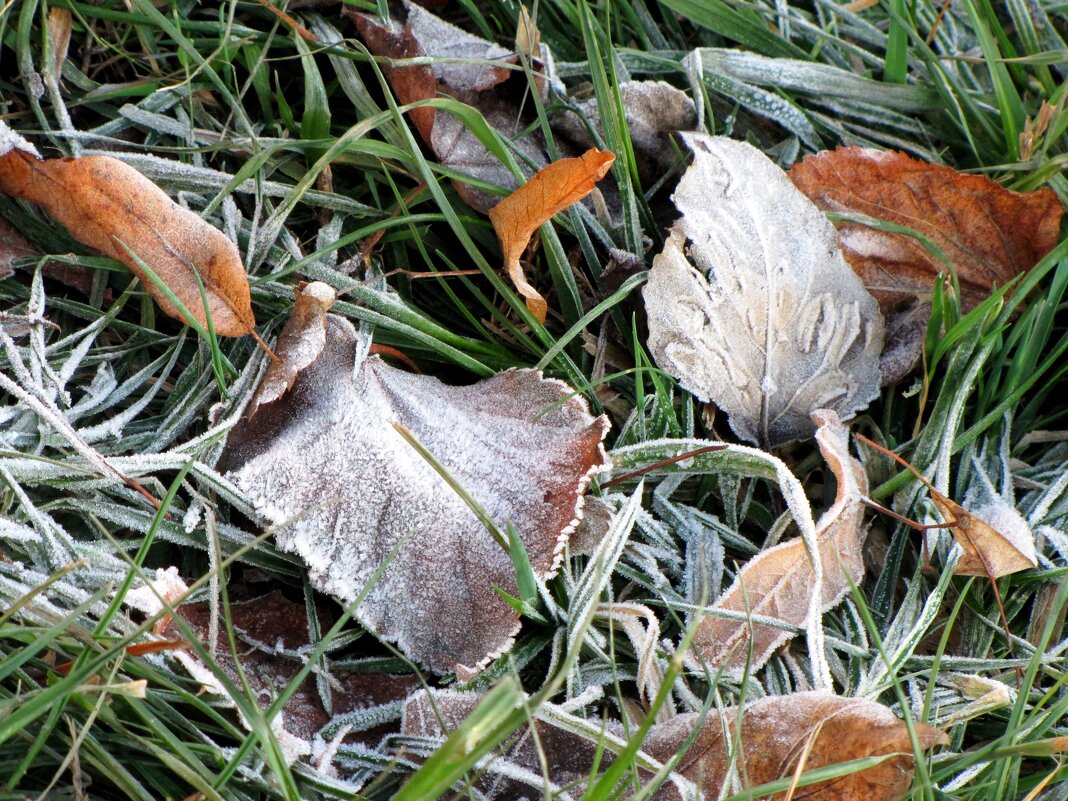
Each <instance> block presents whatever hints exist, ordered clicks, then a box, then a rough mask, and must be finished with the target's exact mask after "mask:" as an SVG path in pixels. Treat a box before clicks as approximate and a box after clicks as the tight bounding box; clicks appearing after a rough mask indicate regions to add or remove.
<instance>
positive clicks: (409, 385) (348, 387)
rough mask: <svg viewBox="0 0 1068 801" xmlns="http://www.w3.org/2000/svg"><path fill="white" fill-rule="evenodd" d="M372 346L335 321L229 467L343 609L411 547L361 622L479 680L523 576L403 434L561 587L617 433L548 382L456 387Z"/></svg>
mask: <svg viewBox="0 0 1068 801" xmlns="http://www.w3.org/2000/svg"><path fill="white" fill-rule="evenodd" d="M365 345H366V343H365V342H362V341H361V339H360V337H359V336H358V335H357V333H356V332H355V330H354V329H353V327H352V325H351V324H350V323H349V322H348V321H347V320H344V319H342V318H340V317H337V316H334V315H327V317H326V337H325V347H324V348H323V351H322V353H321V355H320V356H319V357H318V358H317V359H316V360H315V361H314V362H313V363H312V364H311V365H310V366H308V367H307V368H306V369H304V370H303V371H302V372H301V373H300V375H299V376H298V377H297V378H296V380H295V382H294V383H293V386H292V389H291V390H290V391H289V392H288V393H287V394H286V395H285V396H284V397H282V398H281V400H278V401H276V402H274V403H270V404H266V405H261V406H259V407H258V409H257V410H256V413H255V415H253V416H252V417H251V419H249V420H247V421H246V422H244V423H243V424H242V426H241V427H239V428H238V429H235V431H234V432H233V434H232V435H231V438H230V441H229V443H228V445H227V453H226V454H225V455H224V462H225V466H226V467H227V468H228V469H229V470H230V473H229V477H230V478H231V479H232V480H233V481H234V482H235V483H236V484H237V485H238V486H239V487H240V488H241V489H243V490H244V491H245V492H246V493H247V494H248V496H249V497H250V498H251V499H252V501H253V502H254V504H255V507H256V511H257V512H258V513H259V514H260V515H262V516H263V518H265V519H266V520H267V521H269V522H270V523H271V524H273V525H276V526H279V529H278V530H277V532H276V533H275V538H276V540H277V542H278V545H279V546H280V547H281V548H282V549H283V550H286V551H289V552H291V553H295V554H298V555H299V556H300V557H301V558H302V559H303V560H304V561H305V562H306V563H307V565H308V568H309V571H310V575H311V579H312V582H313V585H314V586H315V587H316V588H317V589H319V590H320V591H322V592H326V593H329V594H330V595H333V596H335V597H336V598H338V599H340V600H341V601H343V602H345V603H349V602H352V601H354V600H355V599H356V597H357V596H358V595H359V593H360V592H361V590H362V589H363V588H364V587H365V585H366V584H367V583H368V582H369V581H371V579H372V576H373V574H374V573H375V571H376V570H377V569H378V568H379V567H380V566H381V565H382V564H383V562H384V561H385V560H387V559H390V556H391V554H392V553H393V551H394V549H395V548H397V546H398V543H400V542H401V540H402V539H403V540H404V541H403V544H401V545H400V547H399V548H397V550H396V553H395V554H393V555H392V559H391V560H390V561H389V564H388V565H387V566H386V567H385V569H384V570H383V572H382V574H381V576H380V577H379V578H378V580H377V582H376V583H375V584H374V586H373V588H372V589H371V591H370V594H369V595H368V596H367V598H366V600H365V601H364V602H363V603H362V604H361V606H360V607H359V608H358V610H357V612H356V616H357V618H358V619H359V620H360V621H361V622H362V623H363V624H364V625H365V626H367V627H368V628H370V629H373V630H374V631H376V632H377V633H378V634H379V635H381V636H382V637H383V638H385V639H387V640H390V641H393V642H396V643H397V645H398V646H399V647H400V649H401V650H402V651H404V652H405V653H406V654H408V655H409V656H410V657H412V658H413V659H414V660H416V661H417V662H419V663H420V664H422V665H425V666H427V667H429V668H430V669H432V670H434V671H437V672H447V671H450V670H456V671H457V672H458V673H460V674H461V675H468V674H470V673H471V672H472V671H474V670H477V669H479V668H480V667H482V666H484V665H485V664H486V663H487V662H488V660H489V659H491V658H493V657H494V656H496V655H498V654H499V653H501V652H503V651H504V650H506V649H507V648H508V647H509V646H510V645H511V642H512V639H513V637H514V635H515V633H516V631H517V630H518V628H519V621H518V616H517V614H516V613H515V611H514V610H513V609H512V608H511V607H510V606H508V604H507V603H505V601H504V600H503V599H502V598H501V597H500V595H499V594H498V593H497V590H496V589H495V587H499V588H500V589H502V590H504V591H505V592H507V593H509V594H511V595H513V596H514V595H516V594H517V593H516V581H515V568H514V567H513V565H512V562H511V559H510V558H509V556H508V555H507V554H506V553H505V552H504V550H503V549H502V548H501V547H500V545H498V544H497V543H496V542H495V541H494V540H493V539H492V538H491V536H490V534H489V533H488V532H487V531H486V529H485V528H484V527H483V525H482V524H481V523H480V522H479V521H478V519H477V518H476V517H475V515H474V514H473V513H472V511H471V510H470V509H469V508H468V506H467V505H466V504H465V503H464V501H463V500H461V498H460V497H459V496H458V495H457V494H456V492H455V491H454V490H453V489H452V488H450V487H449V486H448V484H446V482H445V481H444V480H443V479H442V478H441V477H440V476H439V475H438V474H437V473H436V472H435V471H434V469H433V468H432V467H431V466H430V465H429V464H428V463H427V462H426V461H424V459H423V458H422V457H420V455H419V454H418V453H417V452H416V451H415V450H414V449H413V448H412V447H411V446H410V445H409V444H408V443H407V442H405V440H404V439H403V438H402V437H401V435H400V434H399V433H398V432H397V430H396V429H395V428H394V427H393V424H394V423H401V424H403V425H404V426H406V427H407V428H408V429H410V430H411V431H412V432H414V434H415V435H416V437H418V439H419V440H420V441H421V442H422V443H423V444H424V445H425V446H426V447H427V448H428V449H429V450H430V452H431V453H433V454H434V455H435V456H436V457H437V459H438V460H439V461H441V462H442V463H443V464H444V465H445V467H446V468H447V470H448V471H449V473H450V474H451V475H452V476H453V477H455V479H456V480H457V481H458V482H459V483H460V484H461V485H462V486H463V487H464V488H465V489H466V490H467V491H468V493H470V495H471V496H473V497H474V498H475V499H477V500H478V502H479V503H481V504H482V506H483V508H484V509H485V510H486V511H487V513H488V514H489V515H490V517H491V518H492V519H493V520H494V521H496V522H497V524H498V525H499V526H501V527H502V528H503V526H504V525H505V523H506V522H508V521H511V522H512V523H514V525H515V526H516V528H517V530H518V531H519V533H520V536H521V537H522V538H523V541H524V544H525V546H526V549H527V552H528V554H529V557H530V561H531V563H532V566H533V568H534V571H535V573H536V574H537V575H539V576H549V575H551V574H553V573H554V572H555V571H556V569H557V568H558V565H559V560H560V558H561V555H562V551H563V546H564V544H565V542H566V540H567V538H568V536H569V534H570V533H571V531H572V530H573V527H574V525H575V523H576V522H577V519H578V517H579V516H580V513H581V506H582V493H583V491H584V490H585V487H586V483H587V481H588V479H589V476H590V475H591V474H592V472H593V471H594V470H596V469H597V468H598V467H599V466H600V465H601V464H602V463H603V461H604V459H605V454H604V450H603V448H602V446H601V440H602V439H603V437H604V434H605V432H606V430H607V425H608V424H607V420H606V419H605V418H603V417H600V418H595V417H593V416H592V415H591V414H590V413H589V411H588V409H587V407H586V404H585V402H584V401H582V400H581V399H579V398H577V397H570V398H569V396H570V395H571V394H572V393H571V390H570V388H568V387H567V386H566V385H565V384H563V383H562V382H559V381H554V380H548V379H544V378H542V377H541V374H540V373H539V372H537V371H535V370H509V371H507V372H504V373H500V374H499V375H496V376H494V377H492V378H489V379H487V380H485V381H481V382H479V383H477V384H473V385H471V386H465V387H453V386H448V385H446V384H443V383H441V382H440V381H438V380H436V379H434V378H429V377H427V376H421V375H413V374H411V373H408V372H405V371H403V370H398V369H396V368H393V367H390V366H389V365H388V364H386V363H384V362H383V361H381V359H379V358H378V357H377V356H371V357H369V358H366V359H361V358H359V357H358V356H357V354H358V353H364V352H366V348H365ZM281 355H282V356H283V358H284V354H281Z"/></svg>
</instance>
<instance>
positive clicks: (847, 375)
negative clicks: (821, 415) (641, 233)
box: [643, 134, 883, 446]
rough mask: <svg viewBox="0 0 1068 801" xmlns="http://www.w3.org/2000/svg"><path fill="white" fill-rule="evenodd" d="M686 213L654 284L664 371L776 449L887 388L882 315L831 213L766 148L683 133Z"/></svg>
mask: <svg viewBox="0 0 1068 801" xmlns="http://www.w3.org/2000/svg"><path fill="white" fill-rule="evenodd" d="M683 139H684V140H685V142H686V144H687V145H688V146H689V147H690V149H691V150H693V151H694V163H693V164H692V165H691V166H690V167H689V169H687V171H686V174H685V175H684V176H683V178H682V180H681V181H680V182H679V186H678V188H677V189H676V190H675V194H674V195H673V199H674V201H675V205H676V207H677V208H678V210H679V212H680V214H681V215H682V216H681V217H680V218H679V220H678V222H677V223H676V226H675V228H674V230H673V235H672V236H671V237H670V238H669V239H668V240H667V242H666V243H665V245H664V250H663V251H662V252H661V253H660V254H659V255H658V256H657V257H656V258H655V259H654V261H653V269H652V271H651V272H650V275H649V283H648V284H647V285H646V287H645V288H644V290H643V292H644V296H645V305H646V310H647V311H648V316H649V347H650V349H651V350H652V352H653V356H654V358H655V359H656V362H657V364H658V365H659V366H660V367H661V368H662V369H664V370H666V371H668V372H669V373H671V374H672V375H674V376H676V377H677V378H678V379H679V380H680V382H681V383H682V385H683V386H684V387H686V388H687V389H688V390H690V391H691V392H693V393H694V395H696V396H697V397H698V398H700V399H701V400H704V401H712V402H714V403H716V404H717V405H718V406H720V407H721V408H723V409H724V410H726V411H727V413H728V414H729V415H730V423H731V427H732V428H733V429H734V431H735V433H736V434H738V436H740V437H742V438H743V439H747V440H750V441H752V442H759V443H761V444H763V445H764V446H774V445H781V444H783V443H785V442H789V441H791V440H794V439H798V438H800V437H805V436H809V435H810V434H811V433H812V432H813V430H814V426H813V424H812V421H811V420H810V418H809V415H810V414H811V413H812V412H813V411H815V410H816V409H824V408H825V409H831V410H833V411H835V412H837V413H838V415H840V416H841V417H842V418H849V417H851V416H852V415H853V414H855V413H856V412H857V411H858V410H860V409H863V408H864V407H865V406H866V405H867V404H868V403H869V402H870V401H871V400H872V399H873V398H874V397H875V396H876V395H877V394H878V391H879V353H880V351H881V350H882V345H883V320H882V315H881V314H880V313H879V309H878V306H877V304H876V302H875V300H874V299H873V298H872V297H871V295H869V294H868V293H867V291H865V289H864V287H863V285H862V284H861V282H860V280H859V279H858V278H857V276H856V275H855V274H854V273H853V271H852V269H850V267H849V265H848V264H847V263H846V262H845V260H844V259H843V258H842V255H841V253H840V252H839V250H838V237H837V234H836V233H835V231H834V228H833V227H832V226H831V224H830V223H828V222H827V220H826V219H825V218H824V217H823V214H822V213H821V212H820V211H819V209H817V208H816V207H815V206H814V205H813V204H812V203H811V202H810V201H809V200H808V199H807V198H805V197H804V195H802V194H801V193H800V192H799V191H798V190H797V189H796V188H795V187H794V186H793V184H791V183H790V180H789V179H788V178H787V177H786V174H785V173H783V172H782V170H780V169H779V168H778V167H777V166H776V165H775V164H774V163H773V162H772V161H770V160H769V159H768V158H767V157H766V156H765V155H764V154H763V153H761V152H760V151H758V150H757V149H756V148H753V147H751V146H750V145H748V144H745V143H743V142H735V141H732V140H730V139H727V138H725V137H710V136H706V135H704V134H684V135H683Z"/></svg>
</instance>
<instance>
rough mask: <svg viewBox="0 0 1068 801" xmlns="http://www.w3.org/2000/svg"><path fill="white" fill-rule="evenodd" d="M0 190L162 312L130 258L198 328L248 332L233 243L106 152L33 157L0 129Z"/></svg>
mask: <svg viewBox="0 0 1068 801" xmlns="http://www.w3.org/2000/svg"><path fill="white" fill-rule="evenodd" d="M0 125H2V123H0ZM0 191H2V192H5V193H7V194H9V195H12V196H13V197H17V198H21V199H23V200H29V201H31V202H33V203H36V204H38V205H40V206H41V207H43V208H44V209H45V210H46V211H47V212H48V213H49V214H50V215H52V217H53V218H55V219H56V221H58V222H59V223H61V224H62V225H63V226H65V227H66V228H67V230H68V231H70V233H71V235H72V236H73V237H74V238H75V239H77V240H78V241H79V242H82V243H83V244H85V245H88V246H89V247H92V248H95V249H97V250H99V251H101V252H102V253H105V254H107V255H108V256H111V257H113V258H115V259H118V260H119V261H121V262H122V263H123V264H125V265H126V266H127V267H129V268H130V270H131V271H132V272H133V273H134V274H135V275H136V276H137V277H138V278H140V279H141V282H142V284H143V285H144V287H145V290H146V291H147V292H148V293H149V294H150V295H151V296H152V297H153V299H154V300H155V301H156V302H157V303H158V304H159V306H160V308H161V309H163V311H164V312H165V313H167V314H168V315H170V316H171V317H174V318H176V319H179V320H183V322H186V323H189V322H190V321H189V320H185V319H184V317H183V315H182V314H181V312H180V311H179V309H178V307H177V306H176V305H175V304H174V303H172V302H171V300H170V298H168V297H167V295H166V294H165V293H164V292H163V291H162V289H161V288H160V287H159V286H158V285H157V283H156V282H155V281H153V280H152V278H151V277H150V276H149V275H147V274H146V272H145V271H144V270H143V269H142V268H141V267H140V266H139V265H138V263H137V261H136V260H135V259H134V258H133V257H132V256H131V255H130V251H132V252H133V253H135V254H137V256H138V257H139V258H140V259H141V260H142V261H143V262H145V263H146V264H147V265H148V266H149V267H150V268H151V269H152V271H153V272H154V273H155V275H156V276H157V277H158V279H159V280H160V281H161V282H162V283H163V284H165V285H166V286H167V288H168V289H169V290H170V291H171V292H172V293H173V294H174V295H175V297H177V298H178V300H179V301H180V302H181V303H182V304H183V305H184V306H185V308H186V309H187V310H188V311H189V313H190V314H191V315H192V317H193V321H195V322H196V323H198V324H199V325H200V326H202V327H206V326H207V315H206V313H205V308H204V302H203V299H202V296H201V293H200V288H199V286H198V277H199V281H200V283H202V284H203V287H204V292H205V294H206V296H207V306H208V310H210V312H211V319H212V324H213V325H214V327H215V331H216V333H218V334H221V335H223V336H242V335H243V334H248V333H250V332H252V330H253V328H254V326H255V323H256V321H255V318H254V317H253V315H252V302H251V298H250V295H249V285H248V277H247V275H246V274H245V269H244V267H243V265H242V264H241V256H240V254H239V253H238V251H237V248H236V247H235V246H234V244H233V243H232V242H231V241H230V240H229V239H227V238H226V236H224V235H223V233H222V232H221V231H219V230H218V229H216V228H214V227H213V226H211V225H210V224H208V223H207V222H205V221H204V220H202V219H201V218H200V217H198V216H197V215H196V214H194V213H193V212H191V211H189V210H187V209H183V208H182V207H181V206H179V205H178V204H177V203H175V202H174V201H173V200H171V199H170V198H169V197H168V196H167V194H166V193H165V192H164V191H163V190H162V189H160V188H159V187H158V186H156V185H155V184H154V183H152V181H150V180H148V179H147V178H145V177H144V176H143V175H141V173H139V172H138V171H137V170H135V169H133V168H132V167H129V166H127V165H126V164H124V163H123V162H121V161H119V160H117V159H114V158H111V157H109V156H85V157H83V158H63V159H41V158H40V157H38V155H37V154H36V151H34V150H33V148H32V147H31V146H29V144H28V143H27V142H25V140H22V138H21V137H19V136H17V134H14V133H13V132H12V131H11V130H10V129H8V128H7V127H6V126H4V130H2V131H0Z"/></svg>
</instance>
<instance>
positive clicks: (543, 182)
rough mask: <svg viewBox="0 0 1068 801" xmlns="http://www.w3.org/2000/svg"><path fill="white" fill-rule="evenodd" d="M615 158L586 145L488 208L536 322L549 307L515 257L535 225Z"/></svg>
mask: <svg viewBox="0 0 1068 801" xmlns="http://www.w3.org/2000/svg"><path fill="white" fill-rule="evenodd" d="M615 160H616V156H615V154H614V153H611V152H609V151H607V150H597V149H596V148H590V149H589V150H587V151H586V152H585V153H583V154H582V155H581V156H579V157H578V158H573V159H560V160H559V161H555V162H553V163H552V164H550V165H549V166H547V167H544V168H543V169H541V170H539V171H538V172H537V173H536V174H535V175H534V177H533V178H531V179H530V180H529V181H527V182H526V183H525V184H524V185H523V186H521V187H519V189H517V190H515V191H514V192H513V193H512V194H510V195H509V196H508V197H506V198H505V199H504V200H502V201H501V202H500V203H498V204H497V205H496V206H494V207H493V208H492V209H490V210H489V218H490V221H491V222H492V223H493V230H494V231H496V232H497V238H498V239H500V240H501V250H502V251H504V266H505V269H506V270H507V271H508V277H509V278H511V279H512V283H513V284H515V288H516V289H517V290H518V291H519V294H520V295H522V296H523V297H524V298H525V299H526V301H527V308H528V309H530V311H531V313H533V315H534V316H535V317H537V318H538V322H545V314H546V312H547V311H548V308H549V307H548V304H546V302H545V298H543V297H542V296H541V294H540V293H539V292H538V290H536V289H535V288H534V287H533V286H531V285H530V284H529V283H528V282H527V279H526V276H525V275H524V274H523V267H522V266H521V265H520V263H519V258H520V256H522V255H523V251H524V250H526V248H527V245H528V244H529V243H530V238H531V237H532V236H533V235H534V232H535V231H536V230H537V229H538V227H539V226H541V225H542V224H544V223H547V222H548V221H549V220H550V219H552V216H553V215H554V214H556V213H557V212H561V211H563V210H564V209H566V208H567V207H568V206H570V205H571V204H573V203H577V202H578V201H580V200H582V198H584V197H586V195H588V194H589V193H590V192H592V191H593V187H594V186H595V185H596V184H597V182H598V181H600V180H601V179H602V178H604V176H605V175H606V174H607V173H608V170H609V168H610V167H611V166H612V163H613V162H614V161H615Z"/></svg>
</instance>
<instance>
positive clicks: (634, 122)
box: [552, 81, 697, 184]
mask: <svg viewBox="0 0 1068 801" xmlns="http://www.w3.org/2000/svg"><path fill="white" fill-rule="evenodd" d="M619 101H620V105H621V106H622V108H623V116H624V118H625V119H626V122H627V131H628V133H629V135H630V141H631V145H633V147H634V153H635V157H636V159H635V160H636V163H637V165H638V172H639V175H640V176H641V179H642V182H643V183H646V184H652V183H655V182H656V180H657V179H658V178H660V177H662V176H663V174H664V172H665V171H666V170H668V169H670V168H671V167H672V165H674V164H675V162H676V161H677V158H678V157H677V156H676V151H677V149H678V148H676V147H675V145H674V144H673V143H672V141H671V134H673V133H675V132H676V131H692V130H693V129H694V127H695V126H696V125H697V110H696V109H695V108H694V104H693V101H692V100H690V98H689V97H688V96H687V95H686V93H685V92H683V91H681V90H679V89H676V88H675V87H674V86H672V85H671V84H669V83H665V82H664V81H623V82H622V83H620V84H619ZM577 111H578V112H579V113H575V112H574V111H571V110H568V111H565V112H563V113H560V114H557V115H555V116H554V117H553V118H552V126H553V130H554V131H555V132H557V133H562V134H564V135H566V136H567V137H568V138H569V139H571V141H573V142H575V143H576V144H578V145H580V146H582V147H593V146H594V145H595V144H596V143H595V142H594V139H593V137H592V136H591V135H590V127H592V128H593V130H594V131H599V130H601V113H600V109H599V108H598V105H597V99H596V98H594V97H591V98H588V99H586V100H583V101H581V102H579V103H578V104H577ZM583 118H585V119H583ZM587 121H588V122H589V127H587Z"/></svg>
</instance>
